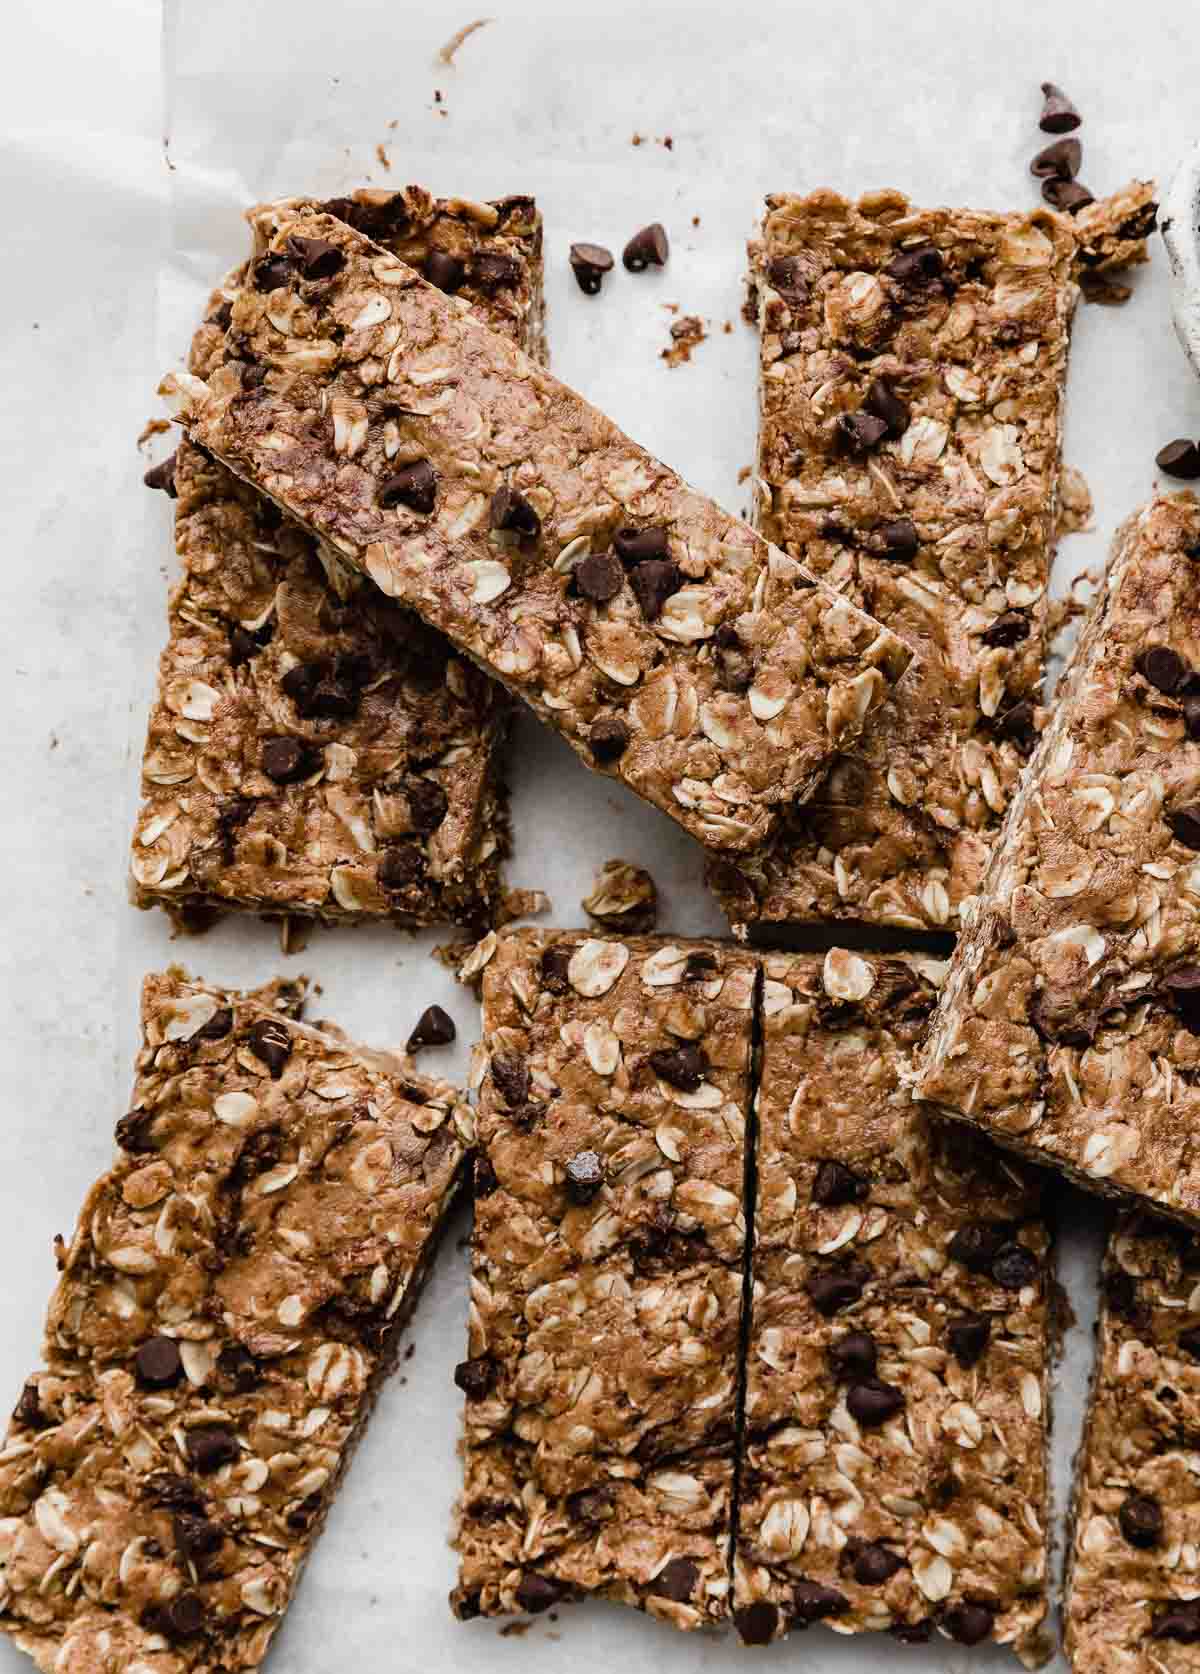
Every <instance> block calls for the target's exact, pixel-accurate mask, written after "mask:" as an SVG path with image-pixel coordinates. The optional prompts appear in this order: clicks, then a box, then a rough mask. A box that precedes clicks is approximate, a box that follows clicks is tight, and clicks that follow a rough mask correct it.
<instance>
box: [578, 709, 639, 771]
mask: <svg viewBox="0 0 1200 1674" xmlns="http://www.w3.org/2000/svg"><path fill="white" fill-rule="evenodd" d="M588 745H589V747H590V749H591V752H592V754H593V755H594V756H595V758H596V760H597V761H600V762H610V761H616V760H617V758H618V757H619V756H623V755H624V754H625V751H626V750H627V749H628V748H629V728H628V727H627V726H626V725H625V723H624V721H622V720H621V719H620V718H619V717H618V716H616V715H601V717H600V719H599V720H598V721H594V722H593V723H592V730H591V732H589V734H588Z"/></svg>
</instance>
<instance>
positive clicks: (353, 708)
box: [279, 660, 361, 721]
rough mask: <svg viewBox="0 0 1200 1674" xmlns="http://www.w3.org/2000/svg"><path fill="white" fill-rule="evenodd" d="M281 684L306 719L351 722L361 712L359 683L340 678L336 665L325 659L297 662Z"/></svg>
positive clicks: (281, 679)
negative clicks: (352, 717) (359, 708)
mask: <svg viewBox="0 0 1200 1674" xmlns="http://www.w3.org/2000/svg"><path fill="white" fill-rule="evenodd" d="M279 685H280V688H281V690H282V691H283V693H284V695H285V696H286V697H289V698H291V700H292V702H293V703H294V704H295V706H296V712H297V714H298V715H300V716H301V717H302V718H303V719H304V720H306V721H311V720H316V719H326V720H348V719H349V718H350V717H351V716H352V715H354V714H356V713H357V711H358V706H359V702H360V699H361V693H360V691H359V687H358V684H357V682H355V681H352V680H346V679H344V678H340V677H339V674H338V670H337V668H336V665H335V664H334V663H331V662H329V661H326V660H322V661H319V662H314V663H296V664H295V665H294V666H293V667H292V668H289V669H288V670H287V672H286V673H285V674H283V675H281V676H280V680H279Z"/></svg>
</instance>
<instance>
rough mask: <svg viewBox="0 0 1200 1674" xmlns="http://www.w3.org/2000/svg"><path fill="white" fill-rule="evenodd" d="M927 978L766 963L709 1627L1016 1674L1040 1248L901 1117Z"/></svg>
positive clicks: (1045, 1241) (924, 1121)
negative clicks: (732, 1455) (730, 1503)
mask: <svg viewBox="0 0 1200 1674" xmlns="http://www.w3.org/2000/svg"><path fill="white" fill-rule="evenodd" d="M943 970H944V967H943V966H941V965H940V964H939V963H937V962H935V961H933V960H930V959H925V958H922V957H920V956H916V955H902V956H897V957H895V958H884V957H882V956H876V955H872V956H863V955H860V954H856V953H851V952H848V951H847V950H845V949H842V948H835V949H833V950H831V951H830V952H829V953H828V954H826V955H825V956H824V958H823V959H822V958H821V957H819V956H802V957H801V956H797V957H792V956H784V955H770V956H768V957H767V959H766V963H765V981H764V986H763V1017H764V1021H763V1044H762V1051H761V1078H760V1084H759V1090H758V1096H757V1122H758V1138H757V1165H756V1172H757V1180H758V1188H757V1200H756V1208H755V1217H754V1251H753V1311H752V1316H751V1320H750V1328H749V1339H748V1351H747V1368H746V1402H745V1436H744V1442H743V1451H742V1463H741V1473H740V1480H739V1494H738V1498H739V1512H738V1537H737V1548H736V1563H735V1581H734V1620H735V1623H736V1625H737V1627H738V1629H739V1632H740V1634H741V1636H742V1638H743V1640H744V1641H746V1642H747V1643H750V1644H762V1643H766V1642H767V1641H769V1640H771V1639H774V1638H777V1637H779V1636H780V1635H782V1634H784V1633H786V1632H787V1631H788V1630H789V1628H790V1629H792V1630H796V1629H800V1628H805V1627H807V1626H809V1624H810V1623H813V1622H817V1621H825V1622H827V1623H828V1625H829V1626H831V1627H833V1628H835V1629H836V1630H837V1631H839V1632H843V1633H860V1632H866V1631H871V1630H874V1631H882V1630H890V1631H891V1632H892V1633H893V1634H894V1635H895V1636H896V1637H897V1638H899V1639H901V1640H903V1641H904V1642H905V1643H920V1642H922V1641H924V1640H926V1639H928V1638H930V1637H931V1635H932V1634H933V1633H934V1632H938V1633H941V1634H943V1635H944V1636H946V1637H948V1638H950V1639H953V1640H957V1641H958V1642H959V1643H961V1644H966V1645H974V1644H977V1643H979V1642H981V1641H983V1640H991V1641H994V1642H998V1643H1001V1644H1010V1645H1013V1646H1014V1647H1015V1648H1016V1649H1017V1650H1018V1651H1019V1652H1020V1653H1021V1654H1022V1656H1023V1657H1025V1658H1026V1659H1030V1658H1036V1656H1037V1655H1038V1654H1039V1652H1040V1650H1041V1646H1040V1628H1041V1623H1042V1620H1043V1617H1044V1615H1045V1612H1046V1594H1045V1583H1046V1557H1047V1513H1048V1506H1047V1478H1046V1442H1047V1435H1048V1415H1047V1401H1048V1370H1049V1352H1048V1351H1049V1327H1048V1293H1049V1291H1050V1288H1051V1286H1050V1275H1049V1272H1048V1246H1049V1235H1048V1230H1047V1225H1046V1222H1045V1220H1044V1218H1043V1216H1042V1213H1041V1206H1040V1192H1039V1187H1038V1186H1037V1184H1036V1183H1035V1181H1036V1176H1035V1175H1034V1173H1033V1171H1029V1172H1024V1171H1023V1170H1022V1169H1021V1167H1020V1165H1018V1164H1014V1163H1012V1162H1010V1161H1008V1160H1006V1159H1005V1157H1004V1155H1003V1153H1002V1152H1000V1151H998V1150H996V1149H995V1148H993V1147H991V1146H989V1145H988V1144H987V1143H986V1142H981V1141H977V1140H975V1139H974V1137H973V1136H967V1135H965V1134H963V1133H962V1132H961V1131H959V1130H956V1129H955V1128H954V1127H952V1126H950V1125H941V1124H937V1123H934V1122H931V1121H930V1120H929V1119H928V1118H927V1117H926V1116H925V1115H924V1114H923V1113H921V1112H920V1111H919V1109H918V1108H917V1107H916V1106H914V1105H913V1104H912V1102H911V1098H910V1094H909V1088H908V1078H909V1075H910V1072H911V1063H910V1054H911V1051H912V1049H913V1047H914V1045H915V1044H916V1042H917V1040H918V1038H919V1037H920V1035H921V1034H922V1033H923V1030H924V1027H925V1024H926V1021H927V1018H928V1016H929V1013H930V1011H931V1010H932V1008H933V1006H934V1004H935V1002H936V997H937V987H938V984H939V982H940V980H941V977H942V974H943Z"/></svg>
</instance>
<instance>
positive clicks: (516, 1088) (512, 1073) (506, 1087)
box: [492, 1052, 529, 1109]
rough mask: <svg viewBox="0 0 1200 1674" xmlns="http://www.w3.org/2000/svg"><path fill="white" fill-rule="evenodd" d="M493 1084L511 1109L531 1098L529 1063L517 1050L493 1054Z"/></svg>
mask: <svg viewBox="0 0 1200 1674" xmlns="http://www.w3.org/2000/svg"><path fill="white" fill-rule="evenodd" d="M492 1085H493V1086H494V1087H495V1088H496V1090H497V1092H498V1093H499V1094H500V1097H501V1098H502V1099H503V1100H504V1102H505V1104H507V1105H508V1106H509V1108H510V1109H516V1107H517V1106H518V1105H521V1104H525V1103H526V1102H527V1101H528V1098H529V1065H528V1064H527V1063H526V1062H525V1060H524V1058H522V1057H521V1056H520V1055H519V1054H518V1053H516V1052H494V1053H493V1054H492Z"/></svg>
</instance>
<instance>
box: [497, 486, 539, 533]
mask: <svg viewBox="0 0 1200 1674" xmlns="http://www.w3.org/2000/svg"><path fill="white" fill-rule="evenodd" d="M491 520H492V528H493V529H501V530H504V529H507V530H511V531H512V533H513V534H517V535H527V536H530V537H533V536H536V535H538V534H540V533H541V528H542V520H541V518H540V517H539V516H538V514H537V512H536V511H535V510H534V509H533V507H532V506H531V505H530V503H529V501H528V500H527V499H526V498H525V496H524V495H523V494H522V493H521V492H520V490H519V489H516V488H509V487H508V486H507V485H505V486H504V487H502V488H498V489H497V490H496V492H495V493H494V494H493V495H492V506H491Z"/></svg>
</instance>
